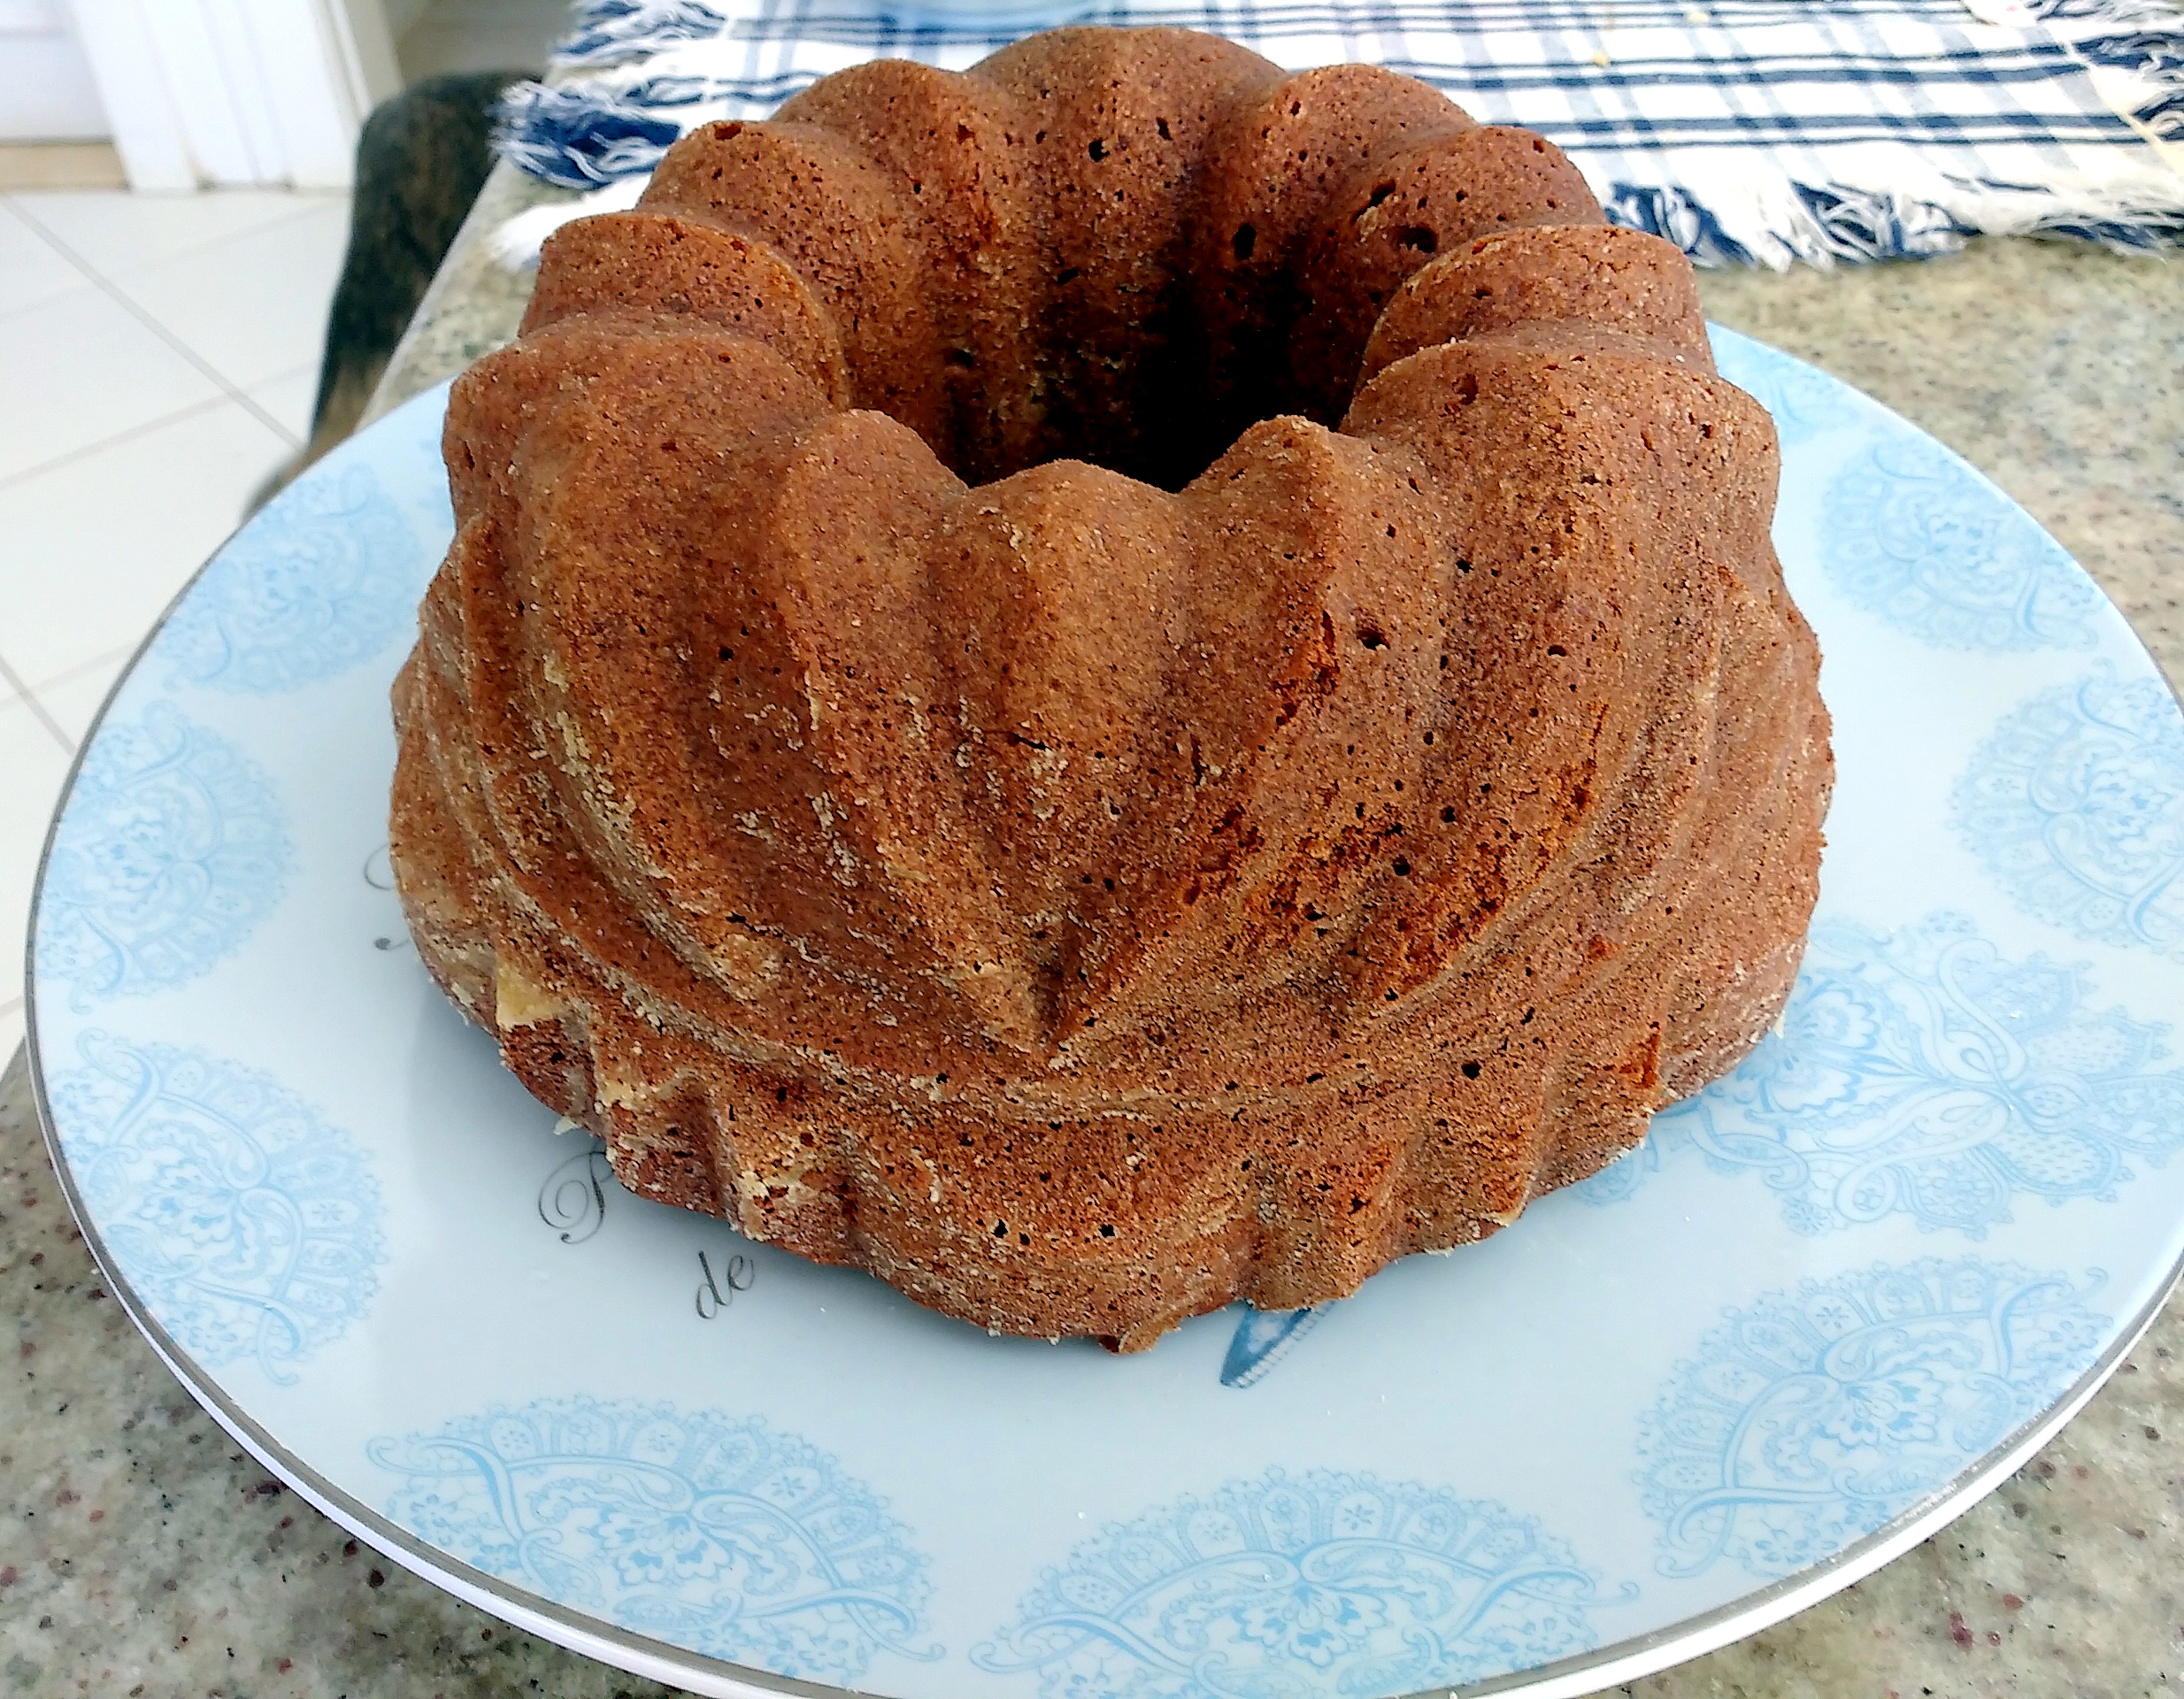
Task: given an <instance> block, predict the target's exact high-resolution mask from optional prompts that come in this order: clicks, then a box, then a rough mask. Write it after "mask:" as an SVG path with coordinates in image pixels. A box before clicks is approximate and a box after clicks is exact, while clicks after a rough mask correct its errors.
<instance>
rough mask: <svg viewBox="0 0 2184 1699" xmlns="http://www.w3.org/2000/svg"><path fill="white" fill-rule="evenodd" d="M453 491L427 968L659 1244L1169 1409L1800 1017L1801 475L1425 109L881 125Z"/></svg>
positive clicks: (740, 211) (716, 247)
mask: <svg viewBox="0 0 2184 1699" xmlns="http://www.w3.org/2000/svg"><path fill="white" fill-rule="evenodd" d="M1383 188H1385V191H1386V192H1382V190H1383ZM1459 191H1460V193H1459ZM1452 209H1460V210H1452ZM1276 402H1279V404H1280V406H1281V407H1282V408H1283V409H1285V410H1287V411H1285V413H1284V415H1283V416H1279V417H1264V416H1262V413H1261V410H1262V409H1263V408H1265V407H1267V406H1270V405H1272V404H1274V403H1276ZM1300 412H1316V413H1317V414H1318V415H1319V422H1314V420H1313V419H1311V418H1308V417H1300V416H1297V414H1298V413H1300ZM1240 413H1244V414H1250V415H1253V419H1251V420H1247V421H1245V422H1243V423H1242V424H1241V425H1239V424H1238V423H1237V419H1238V416H1239V414H1240ZM1338 421H1339V429H1338V428H1332V427H1333V426H1334V425H1335V424H1336V423H1337V422H1338ZM446 445H447V456H448V465H449V472H450V487H451V489H452V493H453V496H454V500H455V507H456V516H457V522H458V531H457V535H456V540H455V543H454V546H453V547H452V548H451V549H450V552H449V556H448V559H447V561H446V564H445V565H443V566H442V569H441V572H440V574H439V576H438V577H437V578H436V579H435V580H434V584H433V587H432V589H431V591H430V592H429V593H428V595H427V598H426V602H425V604H424V607H423V609H422V610H421V613H420V635H419V643H418V647H417V650H416V652H415V653H414V654H413V655H412V656H411V659H410V661H409V663H408V665H406V666H405V667H404V670H403V673H402V674H401V676H400V678H399V679H398V680H397V681H396V688H395V711H396V725H397V729H398V733H399V739H400V755H399V759H398V764H397V767H396V780H395V789H394V798H393V809H392V835H393V846H394V858H395V867H396V877H397V880H398V883H399V887H400V890H401V893H402V897H403V901H404V907H405V911H406V912H407V913H408V916H409V919H410V923H411V930H412V932H413V934H415V936H416V938H417V941H418V944H419V949H420V952H421V954H422V955H423V957H424V959H425V961H426V963H427V965H428V967H429V968H430V969H431V971H432V972H433V973H434V976H435V977H436V978H437V979H438V980H439V981H440V983H441V984H442V986H443V987H444V988H446V989H447V990H448V991H449V993H450V995H451V996H453V997H454V998H455V999H456V1000H457V1001H458V1003H460V1004H461V1005H462V1006H463V1008H464V1009H465V1011H467V1012H468V1013H469V1014H470V1016H471V1017H472V1019H474V1020H476V1021H478V1022H479V1023H480V1024H481V1025H482V1026H485V1027H486V1028H487V1029H488V1031H490V1032H493V1033H495V1034H496V1035H497V1037H498V1039H499V1042H500V1043H501V1047H502V1050H503V1054H504V1057H506V1059H507V1061H508V1063H509V1065H510V1066H511V1068H513V1069H514V1070H515V1072H517V1073H518V1074H519V1076H520V1077H521V1078H522V1079H523V1080H524V1082H525V1083H526V1084H527V1086H528V1087H529V1088H530V1089H531V1090H532V1091H533V1092H534V1094H535V1095H537V1096H538V1097H539V1098H540V1099H541V1100H542V1102H544V1103H548V1104H549V1105H550V1106H551V1107H553V1108H554V1109H556V1110H558V1111H560V1112H561V1113H563V1114H565V1115H568V1116H571V1117H573V1119H576V1120H578V1121H581V1122H582V1123H583V1124H584V1125H586V1126H589V1127H591V1128H592V1129H593V1130H594V1131H596V1132H597V1133H599V1134H602V1135H603V1136H604V1138H605V1139H606V1141H607V1143H608V1149H609V1153H610V1156H611V1159H612V1161H613V1163H614V1165H615V1168H616V1171H617V1172H618V1173H619V1175H620V1176H621V1177H622V1179H623V1180H625V1181H626V1182H627V1183H628V1184H629V1185H630V1186H632V1187H633V1188H635V1189H638V1190H640V1191H642V1192H645V1193H647V1194H649V1195H653V1196H657V1197H660V1198H663V1199H665V1200H666V1201H668V1202H671V1203H678V1204H682V1205H685V1206H688V1207H692V1208H696V1209H704V1210H710V1211H716V1212H719V1213H721V1214H724V1215H727V1216H728V1217H729V1218H730V1219H733V1220H734V1221H735V1222H736V1223H737V1224H738V1225H739V1226H741V1227H742V1229H743V1230H744V1231H745V1232H746V1233H749V1234H752V1235H753V1236H755V1237H758V1238H762V1239H765V1240H768V1241H771V1242H775V1243H778V1244H781V1245H783V1246H785V1247H787V1248H788V1249H792V1250H796V1251H797V1252H800V1253H802V1254H804V1255H805V1256H808V1257H815V1258H818V1259H819V1260H822V1261H828V1262H844V1263H851V1264H855V1265H859V1266H862V1267H865V1268H867V1269H870V1270H871V1271H872V1272H874V1273H875V1274H877V1275H879V1276H880V1277H881V1279H883V1280H888V1281H889V1282H891V1283H892V1284H894V1285H896V1287H898V1288H901V1289H902V1290H903V1291H904V1292H906V1293H908V1294H909V1295H911V1296H912V1297H913V1298H916V1299H917V1300H919V1302H921V1303H927V1304H931V1305H933V1306H934V1307H935V1308H937V1309H940V1310H943V1311H947V1312H949V1313H950V1314H952V1315H957V1316H960V1317H963V1318H966V1319H968V1320H971V1321H973V1322H975V1323H977V1324H979V1325H980V1326H986V1327H989V1328H993V1329H996V1330H999V1331H1006V1332H1011V1333H1022V1334H1038V1335H1045V1336H1054V1335H1061V1334H1091V1335H1097V1336H1101V1337H1104V1338H1106V1339H1109V1340H1111V1341H1113V1342H1118V1343H1119V1344H1120V1345H1121V1346H1123V1347H1124V1348H1126V1349H1128V1348H1135V1347H1138V1346H1142V1345H1144V1344H1147V1343H1150V1342H1151V1341H1152V1340H1153V1339H1154V1338H1156V1337H1157V1335H1158V1334H1160V1333H1161V1332H1163V1331H1164V1330H1165V1329H1166V1328H1168V1327H1170V1326H1173V1325H1174V1324H1175V1323H1176V1322H1178V1321H1179V1320H1181V1319H1182V1318H1186V1317H1188V1316H1190V1315H1193V1314H1196V1313H1198V1312H1200V1311H1205V1310H1209V1309H1212V1308H1216V1307H1218V1306H1219V1305H1221V1304H1224V1303H1229V1302H1231V1301H1233V1300H1234V1299H1235V1298H1237V1297H1246V1298H1249V1299H1250V1301H1251V1302H1252V1303H1256V1304H1257V1305H1259V1306H1261V1307H1263V1308H1269V1309H1280V1308H1289V1307H1295V1306H1297V1305H1302V1304H1309V1303H1321V1302H1325V1301H1327V1300H1329V1299H1332V1298H1334V1297H1338V1296H1341V1295H1344V1294H1346V1293H1348V1292H1350V1291H1353V1290H1354V1289H1355V1288H1357V1285H1358V1283H1359V1282H1360V1281H1362V1280H1365V1278H1366V1277H1367V1276H1368V1275H1370V1274H1371V1273H1372V1272H1373V1271H1374V1270H1375V1269H1377V1268H1379V1267H1380V1266H1382V1265H1384V1264H1386V1263H1387V1262H1388V1261H1389V1260H1390V1259H1392V1258H1394V1257H1400V1256H1403V1255H1405V1254H1407V1253H1409V1252H1411V1251H1413V1250H1420V1249H1445V1248H1447V1247H1450V1246H1452V1245H1456V1244H1459V1243H1463V1242H1467V1241H1470V1240H1473V1239H1477V1238H1480V1237H1481V1236H1483V1235H1485V1234H1488V1233H1491V1232H1493V1231H1495V1230H1496V1228H1497V1227H1499V1226H1503V1225H1506V1224H1507V1223H1508V1222H1510V1221H1511V1220H1513V1219H1515V1218H1516V1216H1517V1215H1518V1213H1519V1212H1520V1211H1522V1210H1523V1208H1524V1207H1525V1205H1526V1203H1527V1202H1528V1201H1529V1200H1530V1199H1531V1198H1532V1197H1534V1196H1536V1195H1539V1194H1540V1193H1541V1192H1542V1191H1544V1190H1546V1189H1548V1188H1551V1187H1553V1186H1557V1185H1561V1184H1564V1183H1565V1182H1567V1181H1569V1180H1573V1179H1576V1178H1579V1177H1580V1176H1581V1175H1583V1174H1585V1173H1588V1172H1591V1171H1592V1170H1594V1169H1596V1168H1597V1167H1598V1166H1600V1165H1602V1164H1603V1163H1605V1162H1607V1161H1608V1160H1610V1159H1611V1158H1612V1157H1615V1156H1617V1155H1619V1154H1620V1153H1621V1152H1622V1151H1624V1150H1625V1149H1628V1148H1629V1147H1630V1146H1631V1145H1632V1144H1634V1142H1636V1141H1637V1140H1638V1139H1639V1138H1640V1137H1641V1136H1642V1134H1643V1132H1644V1129H1645V1126H1646V1124H1647V1121H1648V1119H1649V1118H1650V1114H1651V1113H1652V1111H1654V1110H1655V1109H1656V1108H1657V1107H1658V1106H1659V1105H1660V1104H1662V1103H1665V1102H1667V1101H1670V1100H1671V1099H1672V1098H1673V1097H1675V1096H1680V1095H1681V1094H1683V1093H1685V1092H1688V1091H1689V1090H1692V1089H1694V1088H1696V1087H1697V1086H1699V1085H1700V1084H1703V1082H1704V1081H1705V1080H1708V1079H1711V1078H1712V1077H1713V1076H1714V1075H1716V1074H1718V1073H1719V1072H1721V1071H1722V1070H1723V1069H1725V1068H1726V1067H1728V1066H1729V1065H1732V1064H1733V1063H1734V1061H1735V1059H1736V1058H1737V1057H1739V1056H1741V1055H1742V1053H1743V1052H1744V1051H1745V1050H1746V1049H1748V1048H1749V1047H1750V1045H1751V1044H1752V1043H1753V1042H1756V1040H1757V1038H1758V1036H1759V1035H1760V1034H1762V1033H1763V1032H1764V1031H1765V1029H1766V1027H1767V1026H1769V1025H1770V1024H1771V1023H1772V1021H1773V1019H1774V1018H1775V1016H1776V1014H1777V1012H1778V1011H1779V1010H1780V1005H1781V1003H1782V1000H1783V998H1784V996H1786V995H1787V992H1788V987H1789V983H1790V980H1791V978H1792V976H1793V974H1794V973H1795V971H1796V963H1797V958H1798V955H1799V951H1800V949H1801V947H1802V941H1803V932H1804V927H1805V925H1806V922H1807V920H1808V919H1809V917H1810V913H1811V906H1812V901H1813V897H1814V893H1815V881H1816V877H1817V867H1818V859H1819V842H1820V840H1819V826H1820V821H1821V818H1822V815H1823V813H1824V811H1825V808H1826V796H1827V790H1828V786H1829V782H1830V778H1831V773H1832V768H1831V765H1830V757H1829V753H1828V744H1827V720H1826V711H1825V710H1824V708H1823V707H1822V706H1821V703H1820V701H1819V694H1818V689H1817V673H1818V653H1817V650H1816V648H1815V646H1814V643H1813V641H1812V638H1811V633H1810V631H1809V630H1808V629H1807V627H1805V625H1804V623H1803V620H1802V619H1800V618H1799V617H1798V615H1797V612H1796V608H1795V607H1794V606H1793V605H1792V604H1791V603H1790V601H1789V598H1788V595H1787V593H1786V592H1785V590H1784V588H1783V586H1782V582H1781V576H1780V569H1779V567H1778V565H1777V564H1776V561H1775V558H1774V556H1773V550H1772V549H1771V547H1770V544H1769V542H1768V527H1769V525H1770V522H1771V520H1772V518H1773V505H1774V491H1775V480H1776V476H1777V472H1778V457H1777V450H1776V444H1775V437H1774V432H1773V426H1772V423H1771V421H1770V420H1769V419H1768V418H1767V416H1766V414H1765V411H1763V410H1762V409H1761V408H1760V407H1759V406H1758V405H1757V404H1756V403H1754V402H1753V401H1752V400H1751V399H1750V397H1749V396H1745V395H1744V394H1743V393H1742V391H1740V390H1738V389H1736V388H1734V387H1732V386H1731V385H1729V384H1727V383H1726V382H1724V381H1722V380H1721V379H1720V378H1719V377H1718V376H1716V375H1715V374H1714V373H1713V370H1712V366H1711V360H1710V359H1709V358H1708V357H1706V354H1705V342H1704V332H1703V325H1702V323H1701V322H1700V320H1699V319H1698V316H1697V302H1696V291H1695V290H1694V289H1693V288H1692V287H1691V283H1690V277H1689V269H1688V265H1687V264H1686V263H1685V262H1684V261H1683V258H1682V257H1681V256H1680V254H1676V253H1675V252H1674V250H1672V249H1669V248H1667V247H1666V245H1665V244H1661V243H1657V242H1653V241H1652V239H1651V238H1645V237H1637V236H1634V235H1633V234H1630V233H1627V232H1619V231H1614V230H1611V229H1609V228H1608V227H1605V226H1604V225H1603V224H1601V223H1600V222H1599V214H1598V210H1597V207H1596V205H1595V204H1594V203H1593V201H1592V199H1591V196H1590V195H1589V193H1588V192H1587V191H1586V190H1585V188H1584V185H1583V183H1582V181H1581V179H1579V178H1578V177H1577V176H1576V173H1574V172H1573V171H1572V170H1571V169H1570V167H1569V166H1568V164H1567V162H1566V161H1565V160H1563V159H1562V158H1561V157H1560V156H1559V155H1558V154H1557V153H1555V152H1554V151H1553V150H1552V149H1551V148H1550V147H1548V145H1547V144H1545V143H1543V142H1536V138H1532V137H1529V136H1528V135H1525V134H1524V133H1522V132H1512V131H1508V130H1501V129H1495V128H1491V127H1486V128H1482V127H1477V126H1474V125H1473V124H1471V122H1470V120H1469V119H1466V118H1465V116H1464V115H1463V114H1462V113H1461V112H1460V111H1457V109H1456V108H1455V107H1454V106H1452V105H1450V104H1449V103H1448V102H1447V101H1445V100H1444V99H1443V98H1442V96H1439V95H1438V94H1436V93H1434V91H1433V90H1431V89H1430V88H1426V87H1425V86H1424V85H1422V84H1417V83H1412V82H1410V81H1407V80H1404V79H1401V78H1396V77H1393V76H1391V75H1390V74H1389V73H1385V72H1378V71H1371V70H1368V69H1366V68H1365V67H1357V66H1349V67H1335V68H1334V69H1331V70H1328V71H1322V72H1313V73H1304V74H1303V75H1301V76H1296V77H1284V76H1283V75H1282V74H1281V73H1280V72H1279V71H1277V70H1276V69H1275V68H1274V67H1273V66H1272V65H1268V64H1266V63H1265V61H1264V60H1261V59H1259V58H1257V56H1255V55H1252V54H1250V53H1248V52H1246V51H1245V50H1242V49H1241V48H1237V47H1234V45H1232V44H1230V43H1227V42H1219V41H1218V40H1215V39H1213V38H1211V37H1206V36H1200V35H1189V34H1188V33H1186V32H1181V31H1163V30H1153V31H1111V30H1096V29H1086V30H1069V31H1059V32H1054V33H1052V34H1050V35H1046V36H1042V37H1034V38H1032V39H1031V40H1030V41H1027V42H1023V43H1019V45H1018V46H1016V47H1013V48H1011V49H1009V50H1006V51H1005V52H1004V53H1002V54H999V55H996V57H995V58H993V59H991V60H988V62H987V63H986V64H985V65H981V66H979V67H977V68H976V69H975V70H973V72H971V73H966V74H963V75H951V74H949V73H940V72H935V71H931V70H927V69H926V68H923V67H919V66H910V65H868V66H864V67H860V68H859V69H858V70H857V71H855V72H851V73H843V74H842V76H840V77H837V78H831V79H828V80H827V81H823V82H821V83H819V85H817V86H816V87H814V88H812V89H811V90H808V91H807V92H806V93H805V94H804V95H802V96H798V97H797V99H796V101H795V102H792V103H791V104H790V105H789V107H788V108H785V109H784V111H783V113H782V115H781V118H780V119H777V120H775V121H773V122H771V123H767V124H743V125H717V126H712V127H708V128H706V129H704V130H701V131H699V132H697V133H696V134H694V135H691V136H689V137H688V138H686V139H685V140H684V141H683V142H681V143H679V144H678V145H677V146H676V147H675V148H674V149H673V150H671V152H670V154H669V156H668V158H667V159H666V160H665V162H664V163H663V165H662V166H661V168H660V170H659V172H658V173H657V175H656V177H655V179H654V181H653V184H652V186H651V188H650V189H649V190H648V192H647V194H646V196H645V199H644V203H643V204H642V205H641V206H640V207H639V208H638V209H637V210H636V211H633V212H629V213H622V214H611V215H608V216H606V217H604V218H600V219H588V220H582V221H580V222H579V223H578V224H576V225H573V226H571V227H567V228H566V229H565V230H564V231H563V232H561V233H559V234H557V236H556V237H555V238H554V239H553V240H552V241H551V242H550V243H549V245H548V248H547V251H546V254H545V257H544V260H543V262H542V269H541V277H540V284H539V290H538V294H537V296H536V298H535V300H534V305H533V308H532V311H531V315H530V317H529V319H527V323H526V334H525V335H524V336H523V338H522V340H521V341H519V342H518V343H516V344H515V345H514V346H513V347H511V348H510V349H507V350H502V351H501V352H500V353H497V354H496V355H493V356H490V357H488V358H486V359H484V360H482V361H481V362H480V363H479V364H478V365H476V366H474V367H473V368H472V370H471V371H470V372H469V373H466V374H465V376H464V377H463V378H462V379H461V380H460V381H458V383H457V385H456V387H455V390H454V393H453V396H452V397H451V399H450V408H449V414H448V421H447V427H446ZM1065 455H1071V456H1076V457H1075V458H1059V457H1058V456H1065ZM1093 460H1096V461H1097V462H1098V464H1096V465H1095V464H1088V461H1093ZM1209 462H1210V464H1209ZM966 480H968V481H966ZM1164 485H1165V486H1166V488H1162V487H1158V486H1164Z"/></svg>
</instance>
